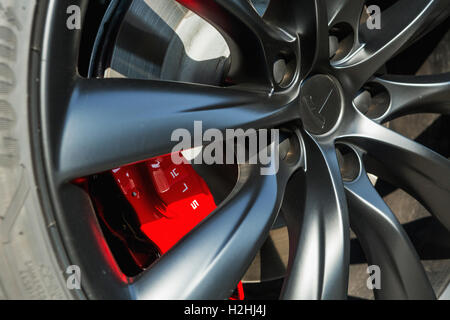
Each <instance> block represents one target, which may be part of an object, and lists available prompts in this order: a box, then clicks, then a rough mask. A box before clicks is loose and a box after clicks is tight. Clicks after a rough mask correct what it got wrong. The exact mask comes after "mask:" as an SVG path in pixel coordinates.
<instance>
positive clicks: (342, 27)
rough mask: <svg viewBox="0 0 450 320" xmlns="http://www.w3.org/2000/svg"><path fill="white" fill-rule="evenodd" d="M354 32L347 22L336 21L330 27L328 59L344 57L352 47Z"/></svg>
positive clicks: (333, 60)
mask: <svg viewBox="0 0 450 320" xmlns="http://www.w3.org/2000/svg"><path fill="white" fill-rule="evenodd" d="M354 41H355V33H354V31H353V28H352V27H351V26H350V25H349V24H348V23H338V24H336V25H335V26H333V27H332V28H331V29H330V33H329V48H330V60H331V62H336V61H339V60H342V59H343V58H345V57H346V56H347V55H348V54H349V53H350V52H351V51H352V48H353V44H354Z"/></svg>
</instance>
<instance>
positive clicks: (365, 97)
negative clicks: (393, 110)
mask: <svg viewBox="0 0 450 320" xmlns="http://www.w3.org/2000/svg"><path fill="white" fill-rule="evenodd" d="M390 103H391V99H390V95H389V92H388V91H387V90H386V88H385V87H383V86H382V85H380V84H378V83H368V84H367V85H365V86H364V87H363V88H362V90H361V91H360V92H359V93H358V95H357V96H356V97H355V99H354V100H353V105H354V106H355V108H357V109H358V110H359V111H360V112H361V113H362V114H364V115H365V116H367V117H368V118H370V119H377V118H379V117H381V116H382V115H383V114H384V113H386V111H387V110H388V109H389V105H390Z"/></svg>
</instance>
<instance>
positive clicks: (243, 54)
mask: <svg viewBox="0 0 450 320" xmlns="http://www.w3.org/2000/svg"><path fill="white" fill-rule="evenodd" d="M177 1H178V2H179V3H181V4H183V5H184V6H186V7H187V8H189V9H190V10H192V11H193V12H195V13H196V14H198V15H199V16H201V17H202V18H204V19H205V20H206V21H208V22H209V23H210V24H211V25H213V26H214V27H215V28H216V29H217V30H218V31H219V32H220V33H221V34H222V35H223V36H224V38H225V40H226V41H227V43H228V46H229V48H230V51H231V69H230V72H229V76H230V77H231V78H233V79H234V80H239V81H241V82H242V81H246V80H249V79H251V80H252V81H256V80H259V81H261V80H262V79H265V80H266V83H265V84H273V74H272V68H271V66H272V64H273V63H274V62H275V59H276V56H277V55H278V54H279V53H280V52H282V51H283V50H286V49H292V50H295V47H296V45H295V43H296V42H295V40H296V39H295V37H293V36H291V35H289V34H288V33H287V32H286V31H283V30H281V29H280V28H278V27H274V26H272V25H269V24H267V23H266V22H265V21H264V20H263V19H262V18H261V17H260V16H259V15H258V13H257V12H256V10H255V8H254V7H253V6H252V4H250V2H249V0H214V1H212V0H205V1H197V2H194V1H190V0H177ZM249 52H251V53H252V54H249ZM262 66H266V68H264V67H262Z"/></svg>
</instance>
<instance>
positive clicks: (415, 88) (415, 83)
mask: <svg viewBox="0 0 450 320" xmlns="http://www.w3.org/2000/svg"><path fill="white" fill-rule="evenodd" d="M374 82H376V83H379V84H381V85H382V86H384V87H385V88H386V89H387V90H388V92H389V95H390V98H391V103H390V107H389V110H388V111H387V112H386V113H385V114H384V115H383V116H381V117H380V118H379V119H377V121H379V122H384V121H387V120H390V119H393V118H395V117H399V116H402V115H406V114H412V113H418V112H426V113H441V114H448V113H450V74H449V73H447V74H442V75H433V76H386V77H382V78H376V79H375V80H374Z"/></svg>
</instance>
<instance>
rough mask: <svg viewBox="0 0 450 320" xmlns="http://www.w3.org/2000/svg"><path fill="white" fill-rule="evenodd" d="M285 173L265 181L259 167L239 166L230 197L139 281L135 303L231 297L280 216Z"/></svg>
mask: <svg viewBox="0 0 450 320" xmlns="http://www.w3.org/2000/svg"><path fill="white" fill-rule="evenodd" d="M281 170H282V169H281ZM283 173H284V174H278V175H261V172H260V166H257V165H243V166H241V167H240V172H239V180H238V182H237V184H236V187H235V188H234V190H233V191H232V192H231V194H230V195H229V197H228V198H227V199H226V200H225V201H224V202H223V203H222V204H221V205H220V206H219V207H218V208H217V209H216V210H215V211H214V212H213V213H211V215H210V216H209V217H208V218H207V219H206V220H205V221H203V222H202V223H201V224H200V225H199V226H197V227H196V228H195V229H194V230H193V231H192V232H191V233H190V234H189V235H187V236H186V237H185V238H184V239H182V240H181V241H180V242H179V243H178V244H177V245H176V246H175V247H173V248H172V249H171V250H170V251H169V252H168V253H167V254H165V255H164V256H163V257H162V258H160V260H159V261H157V262H156V263H155V264H154V265H152V266H151V267H150V269H148V270H146V271H145V272H144V273H143V274H142V275H141V276H139V277H138V278H137V279H135V282H134V284H133V285H132V286H133V289H135V292H136V295H137V296H136V298H138V299H227V298H228V297H230V296H231V294H232V292H233V290H234V289H235V288H236V285H237V283H238V282H239V280H240V279H241V278H242V276H243V275H244V273H245V272H246V270H247V268H248V267H249V265H250V264H251V262H252V260H253V258H254V257H255V255H256V253H257V251H258V250H259V248H260V247H261V245H262V244H263V243H264V241H265V239H266V238H267V236H268V234H269V231H270V228H271V226H272V224H273V223H274V221H275V218H276V216H277V214H278V211H279V208H280V205H281V198H282V196H283V193H284V188H285V184H286V179H285V178H283V177H286V175H285V173H286V172H284V171H283Z"/></svg>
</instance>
